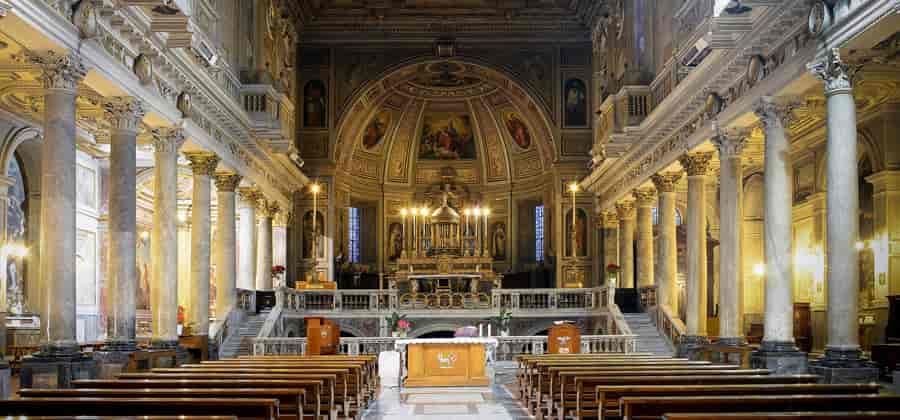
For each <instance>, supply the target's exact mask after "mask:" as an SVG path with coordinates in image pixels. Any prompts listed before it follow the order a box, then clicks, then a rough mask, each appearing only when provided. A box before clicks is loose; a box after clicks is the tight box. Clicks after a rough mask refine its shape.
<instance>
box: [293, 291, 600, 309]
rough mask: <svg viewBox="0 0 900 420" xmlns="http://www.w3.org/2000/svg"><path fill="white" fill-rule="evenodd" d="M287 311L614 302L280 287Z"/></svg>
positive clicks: (567, 295) (537, 294)
mask: <svg viewBox="0 0 900 420" xmlns="http://www.w3.org/2000/svg"><path fill="white" fill-rule="evenodd" d="M277 299H278V303H279V304H280V305H282V306H283V307H284V309H285V310H286V311H293V312H303V313H316V314H331V315H336V314H345V315H346V314H353V313H359V314H366V315H372V314H373V312H381V313H390V312H394V311H415V310H434V309H439V310H451V311H466V310H476V311H477V310H481V311H494V310H498V309H500V308H508V309H510V310H511V311H512V312H513V313H522V314H525V313H532V314H536V313H547V311H551V312H552V313H580V312H593V311H599V310H602V309H605V308H608V307H609V306H610V305H613V301H614V290H613V289H612V288H608V287H603V288H583V289H494V290H493V291H492V292H491V293H490V294H486V293H479V294H471V293H400V292H399V291H397V290H318V289H316V290H313V289H279V290H278V291H277Z"/></svg>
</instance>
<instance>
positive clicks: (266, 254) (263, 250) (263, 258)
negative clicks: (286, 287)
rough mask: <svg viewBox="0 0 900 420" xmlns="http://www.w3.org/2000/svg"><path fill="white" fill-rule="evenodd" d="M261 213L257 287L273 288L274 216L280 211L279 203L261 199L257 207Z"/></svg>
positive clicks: (261, 288) (258, 212)
mask: <svg viewBox="0 0 900 420" xmlns="http://www.w3.org/2000/svg"><path fill="white" fill-rule="evenodd" d="M256 211H257V214H259V234H258V236H257V239H258V243H257V245H256V249H257V251H256V258H257V260H256V288H257V289H258V290H270V289H272V218H273V217H274V216H275V213H278V204H277V203H274V202H271V201H268V200H266V199H261V200H259V205H258V206H257V207H256Z"/></svg>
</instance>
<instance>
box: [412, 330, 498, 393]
mask: <svg viewBox="0 0 900 420" xmlns="http://www.w3.org/2000/svg"><path fill="white" fill-rule="evenodd" d="M394 346H395V347H396V349H397V350H398V351H399V352H400V353H401V355H402V362H401V366H405V375H404V376H405V377H406V379H405V380H404V381H403V385H404V386H408V387H426V386H488V385H490V383H491V376H492V372H493V360H494V357H493V354H494V350H495V349H496V347H497V339H495V338H489V337H459V338H431V339H409V340H397V341H396V342H395V344H394Z"/></svg>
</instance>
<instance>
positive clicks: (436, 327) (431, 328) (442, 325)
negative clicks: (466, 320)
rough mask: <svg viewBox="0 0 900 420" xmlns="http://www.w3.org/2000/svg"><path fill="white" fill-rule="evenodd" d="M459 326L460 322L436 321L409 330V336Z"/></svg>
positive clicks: (454, 329)
mask: <svg viewBox="0 0 900 420" xmlns="http://www.w3.org/2000/svg"><path fill="white" fill-rule="evenodd" d="M460 327H462V324H457V323H452V322H436V323H433V324H428V325H424V326H422V327H420V328H417V329H414V330H412V331H410V332H409V336H410V337H412V338H418V337H421V336H422V335H424V334H429V333H434V332H437V331H456V329H458V328H460Z"/></svg>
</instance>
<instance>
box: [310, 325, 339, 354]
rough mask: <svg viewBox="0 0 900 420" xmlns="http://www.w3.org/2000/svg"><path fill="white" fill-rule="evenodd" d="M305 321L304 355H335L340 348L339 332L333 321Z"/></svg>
mask: <svg viewBox="0 0 900 420" xmlns="http://www.w3.org/2000/svg"><path fill="white" fill-rule="evenodd" d="M305 321H306V354H308V355H312V356H318V355H323V354H337V353H338V349H339V347H340V340H341V332H340V328H339V327H338V325H337V324H335V323H334V321H331V320H327V319H324V318H320V317H307V318H305Z"/></svg>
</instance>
